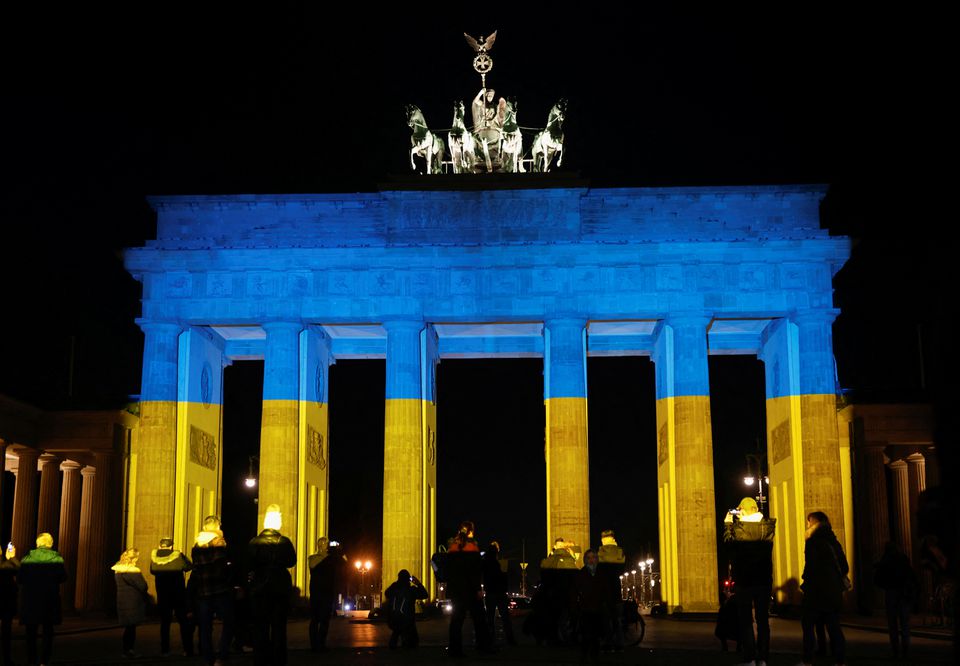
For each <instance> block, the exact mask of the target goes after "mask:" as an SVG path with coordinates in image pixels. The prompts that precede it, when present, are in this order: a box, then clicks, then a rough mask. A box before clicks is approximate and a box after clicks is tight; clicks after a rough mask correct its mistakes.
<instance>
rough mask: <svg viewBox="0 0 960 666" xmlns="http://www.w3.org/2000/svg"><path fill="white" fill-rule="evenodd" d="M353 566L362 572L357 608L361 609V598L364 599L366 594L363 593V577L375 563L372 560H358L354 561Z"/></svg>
mask: <svg viewBox="0 0 960 666" xmlns="http://www.w3.org/2000/svg"><path fill="white" fill-rule="evenodd" d="M353 566H354V567H355V568H356V570H357V571H359V572H360V594H358V595H357V610H360V600H361V599H363V598H364V596H365V595H364V593H363V591H364V585H363V577H364V575H366V574H367V573H369V572H370V570H371V569H372V568H373V563H372V562H371V561H370V560H366V561H364V562H361V561H360V560H357V561H356V562H354V563H353Z"/></svg>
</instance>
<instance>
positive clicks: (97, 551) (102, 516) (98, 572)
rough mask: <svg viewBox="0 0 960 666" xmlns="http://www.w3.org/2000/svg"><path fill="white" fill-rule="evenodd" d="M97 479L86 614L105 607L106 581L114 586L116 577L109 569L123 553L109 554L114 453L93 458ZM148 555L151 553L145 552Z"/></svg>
mask: <svg viewBox="0 0 960 666" xmlns="http://www.w3.org/2000/svg"><path fill="white" fill-rule="evenodd" d="M93 460H94V465H96V468H97V476H96V479H95V480H94V482H93V515H92V516H91V520H90V541H89V545H88V548H89V551H90V564H89V571H88V572H87V580H88V581H89V582H88V591H87V599H86V601H87V606H86V609H87V610H100V609H103V608H105V607H106V605H107V604H106V599H107V594H108V593H110V592H111V589H108V585H107V579H108V578H109V579H110V582H111V583H112V579H113V574H111V573H110V565H112V564H113V563H114V562H116V560H117V557H118V556H119V555H120V553H111V552H107V543H108V538H109V530H110V520H109V519H110V515H111V511H110V497H111V494H112V493H113V490H114V488H113V474H112V471H113V469H112V468H113V453H112V452H108V451H97V452H96V453H94V454H93ZM146 552H147V553H149V552H150V551H146Z"/></svg>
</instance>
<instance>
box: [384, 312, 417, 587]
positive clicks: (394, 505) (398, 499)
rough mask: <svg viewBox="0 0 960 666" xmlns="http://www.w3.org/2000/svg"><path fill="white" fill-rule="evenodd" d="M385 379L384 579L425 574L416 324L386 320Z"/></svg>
mask: <svg viewBox="0 0 960 666" xmlns="http://www.w3.org/2000/svg"><path fill="white" fill-rule="evenodd" d="M383 326H384V328H385V329H386V330H387V377H386V395H385V400H384V433H383V561H382V564H381V567H382V568H381V571H382V572H383V578H384V580H385V581H386V580H389V577H390V576H394V575H396V572H397V571H399V570H400V569H407V570H408V571H422V570H423V562H422V558H423V554H422V552H423V545H422V540H421V539H422V534H421V531H422V526H423V516H422V512H423V490H424V489H423V456H422V451H423V449H422V445H423V421H422V409H421V381H420V379H421V377H420V360H421V352H420V332H421V331H422V330H423V328H424V323H423V322H422V321H417V320H405V321H388V322H384V324H383Z"/></svg>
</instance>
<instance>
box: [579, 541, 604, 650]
mask: <svg viewBox="0 0 960 666" xmlns="http://www.w3.org/2000/svg"><path fill="white" fill-rule="evenodd" d="M598 563H599V558H598V557H597V551H595V550H593V549H590V550H588V551H587V552H585V553H584V554H583V568H582V569H580V571H578V572H577V573H576V574H575V577H574V580H573V589H572V590H571V594H572V595H573V599H572V603H571V606H572V607H573V608H574V609H575V610H576V611H577V613H578V616H579V619H580V648H581V654H582V658H583V659H584V660H585V659H586V658H587V657H588V656H589V658H590V660H591V661H596V659H597V657H598V656H599V654H600V639H601V638H602V637H603V621H604V609H605V608H606V606H607V602H608V600H609V598H610V591H609V582H608V580H607V578H606V577H605V576H603V575H601V574H600V573H598V571H597V565H598Z"/></svg>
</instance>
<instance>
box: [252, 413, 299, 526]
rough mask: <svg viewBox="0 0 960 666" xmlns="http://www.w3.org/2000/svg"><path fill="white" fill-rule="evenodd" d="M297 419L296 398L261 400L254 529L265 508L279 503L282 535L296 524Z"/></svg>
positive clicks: (258, 523)
mask: <svg viewBox="0 0 960 666" xmlns="http://www.w3.org/2000/svg"><path fill="white" fill-rule="evenodd" d="M299 419H300V406H299V402H298V401H297V400H264V401H263V417H262V420H261V422H260V487H259V490H258V495H257V496H258V498H259V500H258V508H257V529H258V531H259V529H260V528H261V527H262V526H263V518H264V515H265V513H266V510H267V507H268V506H269V505H271V504H278V505H280V511H281V514H282V516H283V528H282V530H281V531H282V532H283V533H284V534H287V535H290V534H293V533H294V531H295V530H296V525H297V498H298V491H299V474H298V472H299V462H300V460H299V458H300V456H299V453H300V447H299V441H298V436H299Z"/></svg>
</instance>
